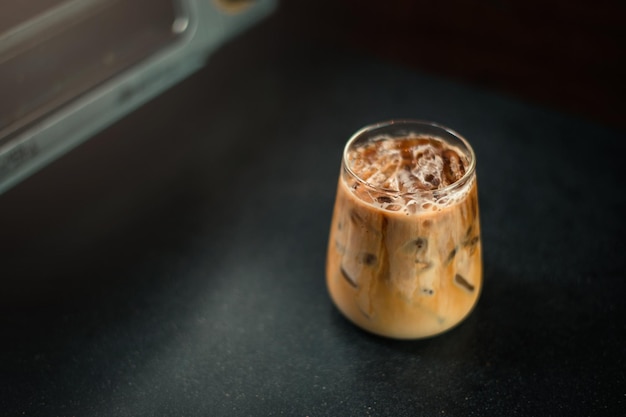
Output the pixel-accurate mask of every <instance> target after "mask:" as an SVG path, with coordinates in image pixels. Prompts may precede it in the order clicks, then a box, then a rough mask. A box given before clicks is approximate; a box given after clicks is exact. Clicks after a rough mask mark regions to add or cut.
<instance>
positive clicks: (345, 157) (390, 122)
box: [342, 119, 476, 196]
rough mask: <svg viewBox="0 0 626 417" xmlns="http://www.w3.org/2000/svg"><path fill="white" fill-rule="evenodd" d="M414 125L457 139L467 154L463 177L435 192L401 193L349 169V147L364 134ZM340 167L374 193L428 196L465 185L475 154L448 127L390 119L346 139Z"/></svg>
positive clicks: (366, 127) (472, 173) (461, 137)
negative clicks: (467, 163)
mask: <svg viewBox="0 0 626 417" xmlns="http://www.w3.org/2000/svg"><path fill="white" fill-rule="evenodd" d="M396 124H397V125H414V126H428V127H431V128H436V129H440V130H442V131H444V132H446V133H447V134H449V135H451V136H453V137H454V138H456V139H458V140H459V141H460V142H461V143H462V144H463V146H465V148H466V149H467V152H468V153H469V166H468V167H467V170H466V171H465V174H463V176H462V177H461V178H460V179H459V180H458V181H455V182H453V183H452V184H450V185H447V186H445V187H442V188H438V189H435V190H418V191H413V192H408V191H407V192H402V191H398V190H393V189H390V188H385V187H379V186H376V185H373V184H371V183H369V182H367V181H366V180H364V179H363V178H361V177H360V176H359V175H357V174H356V173H355V172H354V171H353V170H352V168H350V164H348V150H349V149H350V146H351V145H352V144H353V143H354V142H355V141H356V140H357V139H359V138H361V137H362V136H363V135H364V134H365V133H369V132H373V131H375V130H378V129H382V128H385V127H388V126H392V125H396ZM439 139H441V140H444V141H445V140H446V139H445V138H444V137H439ZM342 166H343V169H345V170H346V172H347V173H348V174H349V175H350V176H351V177H352V178H354V179H355V180H356V181H357V182H359V183H360V184H363V185H365V186H366V187H369V188H371V189H374V190H376V191H379V192H384V193H386V194H390V195H394V196H414V195H428V194H433V193H446V192H448V191H453V190H455V189H457V188H459V187H462V186H463V185H465V184H466V183H467V182H468V181H469V180H470V179H471V178H472V177H473V176H474V173H475V171H476V153H475V152H474V149H473V148H472V145H470V143H469V142H468V141H467V139H465V137H463V136H462V135H461V134H460V133H458V132H457V131H455V130H453V129H450V128H449V127H446V126H444V125H441V124H438V123H435V122H431V121H427V120H418V119H392V120H387V121H384V122H378V123H373V124H370V125H367V126H364V127H362V128H361V129H359V130H358V131H356V132H355V133H354V134H353V135H352V136H351V137H350V139H348V141H347V142H346V145H345V147H344V149H343V156H342Z"/></svg>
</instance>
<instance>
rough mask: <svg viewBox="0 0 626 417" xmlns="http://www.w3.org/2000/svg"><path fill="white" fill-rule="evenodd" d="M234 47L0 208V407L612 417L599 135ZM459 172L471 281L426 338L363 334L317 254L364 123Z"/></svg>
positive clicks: (610, 236) (559, 118)
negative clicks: (474, 287)
mask: <svg viewBox="0 0 626 417" xmlns="http://www.w3.org/2000/svg"><path fill="white" fill-rule="evenodd" d="M270 43H272V42H271V36H266V37H265V38H263V37H262V36H257V33H256V32H252V33H251V34H248V35H246V36H244V37H242V38H241V39H239V40H238V41H237V42H234V43H233V44H231V45H229V46H227V47H226V48H224V49H223V50H222V51H220V52H219V53H218V54H217V55H216V56H215V57H214V59H213V60H212V61H211V62H210V63H209V65H208V67H207V68H206V69H205V70H203V71H202V72H200V73H198V74H197V75H195V76H193V77H192V78H190V79H189V80H187V81H185V82H184V83H182V84H181V85H179V86H177V87H176V88H174V89H173V90H171V91H169V92H168V93H166V94H165V95H164V96H162V97H160V98H158V99H156V100H155V101H153V102H151V103H150V104H148V105H146V106H144V107H143V108H142V109H141V110H140V111H138V112H137V113H135V114H133V115H131V116H129V117H128V118H126V119H125V120H123V121H122V122H121V123H118V124H117V125H115V126H112V127H111V128H109V129H107V130H106V131H105V132H103V133H102V134H100V135H98V136H97V137H96V138H94V139H93V140H91V141H89V142H88V143H86V144H85V145H83V146H81V147H80V148H78V149H76V150H75V151H74V152H72V153H70V154H69V155H67V156H66V157H64V158H62V159H60V160H58V161H56V162H55V163H53V164H52V165H50V166H49V167H48V168H46V169H45V170H43V171H41V172H40V173H38V174H37V175H35V176H33V177H31V178H29V179H28V180H26V181H25V182H23V183H22V184H20V185H19V186H18V187H16V188H14V189H12V190H10V191H9V192H7V193H6V194H4V195H2V196H0V250H1V252H0V257H1V263H0V268H1V271H0V277H1V282H2V286H3V290H2V293H1V297H0V300H1V301H2V304H1V311H0V313H1V315H0V328H1V329H2V330H1V331H2V343H1V344H0V349H1V356H0V410H2V413H3V414H4V415H11V416H16V415H51V416H57V415H58V416H74V415H76V416H79V415H81V416H110V415H115V416H142V415H176V416H183V415H211V416H265V415H285V416H367V415H372V416H416V415H429V416H431V415H447V416H450V415H454V416H472V415H475V416H485V415H494V416H503V415H507V416H515V415H519V416H529V415H545V416H560V415H567V416H587V415H590V416H591V415H594V416H595V415H623V414H624V412H625V410H626V375H625V369H626V359H625V358H626V325H625V319H626V306H625V304H626V303H624V296H625V295H626V282H625V278H626V274H625V272H624V266H625V262H624V260H623V259H624V258H623V252H624V249H625V245H624V243H623V240H622V239H623V236H624V235H626V233H625V232H626V227H625V224H626V223H625V221H624V219H623V218H624V213H626V198H625V196H624V193H623V191H624V186H623V179H622V177H623V153H622V148H623V142H624V140H626V137H625V136H624V134H622V133H618V132H616V131H614V130H611V129H607V128H603V127H600V126H597V125H594V124H591V123H587V122H585V121H582V120H578V119H574V118H570V117H567V116H563V115H560V114H556V113H553V112H549V111H547V110H544V109H542V108H539V107H533V106H530V105H528V104H525V103H520V102H516V101H513V100H510V99H506V98H502V97H500V96H496V95H492V94H488V93H485V92H482V91H480V90H477V89H473V88H470V87H467V86H463V85H460V84H455V83H451V82H448V81H446V80H443V79H436V78H432V77H428V76H424V75H423V74H419V73H415V72H412V71H409V70H406V69H402V68H398V67H394V66H391V65H389V64H386V63H384V62H380V61H376V60H374V59H372V58H369V57H367V56H363V55H357V54H354V53H350V52H347V51H341V50H337V49H335V50H333V49H329V48H328V47H327V45H324V46H325V47H324V48H322V47H320V45H317V44H316V43H315V42H311V43H309V44H300V45H298V46H297V47H296V46H294V47H282V48H272V47H269V46H268V47H267V48H266V49H263V47H264V46H267V45H268V44H270ZM390 118H420V119H428V120H433V121H437V122H439V123H442V124H445V125H448V126H450V127H452V128H454V129H456V130H458V131H459V132H461V133H462V134H464V135H465V136H466V137H467V138H468V139H469V140H470V142H471V143H472V144H473V146H474V148H475V151H476V153H477V159H478V178H479V190H480V191H479V192H480V204H481V219H482V228H483V230H482V237H483V243H484V262H485V282H486V283H485V288H484V292H483V294H482V298H481V300H480V302H479V305H478V307H477V308H476V310H475V311H474V312H473V314H472V315H471V316H470V317H469V319H468V320H467V321H466V322H465V323H464V324H463V325H461V326H460V327H458V328H456V329H454V330H453V331H451V332H449V333H447V334H444V335H442V336H439V337H436V338H433V339H429V340H423V341H414V342H398V341H391V340H385V339H381V338H378V337H374V336H370V335H368V334H366V333H364V332H362V331H360V330H358V329H356V328H355V327H353V326H352V325H350V324H349V323H348V322H347V321H346V320H344V319H343V318H342V317H341V316H340V315H339V313H338V312H337V311H336V309H335V308H334V307H333V306H332V304H331V302H330V299H329V297H328V296H327V293H326V288H325V282H324V261H325V251H326V239H327V235H328V229H329V223H330V216H331V210H332V205H333V200H334V192H335V185H336V180H337V174H338V171H339V163H340V155H341V150H342V147H343V145H344V143H345V141H346V140H347V138H348V137H349V136H350V135H351V134H352V133H353V132H354V131H356V130H357V129H358V128H360V127H362V126H363V125H366V124H369V123H372V122H376V121H382V120H386V119H390Z"/></svg>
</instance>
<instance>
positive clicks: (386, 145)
mask: <svg viewBox="0 0 626 417" xmlns="http://www.w3.org/2000/svg"><path fill="white" fill-rule="evenodd" d="M346 164H347V166H348V168H349V170H350V171H351V172H352V174H353V175H354V176H356V178H354V177H352V176H351V175H349V174H348V175H345V176H344V182H345V183H346V186H348V187H349V188H350V190H351V191H352V193H353V194H354V195H355V196H356V197H357V198H359V199H361V200H363V201H364V202H366V203H369V204H371V205H373V206H374V207H377V208H380V209H382V210H386V211H392V212H404V213H405V214H407V215H409V214H413V213H418V212H426V211H439V210H441V209H443V208H445V207H448V206H451V205H454V204H457V203H458V202H460V201H461V200H463V199H464V198H465V196H466V195H467V193H468V192H469V190H470V189H471V185H472V184H473V181H474V179H473V178H472V179H470V181H465V183H463V184H460V186H458V187H454V186H453V185H454V184H458V183H459V181H461V180H463V179H464V176H465V173H466V171H467V169H468V167H469V165H470V164H469V160H468V158H467V156H466V155H465V154H464V153H463V152H462V151H460V150H459V149H458V148H456V147H454V146H451V145H449V144H448V143H446V142H444V141H443V140H441V139H439V138H437V137H432V136H408V137H405V138H392V137H389V136H379V137H376V138H374V139H371V140H369V141H368V142H366V143H363V144H358V145H357V146H355V147H353V148H352V149H349V150H348V151H347V153H346Z"/></svg>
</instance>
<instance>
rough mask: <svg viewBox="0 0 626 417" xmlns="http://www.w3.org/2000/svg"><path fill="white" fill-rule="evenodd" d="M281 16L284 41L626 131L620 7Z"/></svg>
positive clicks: (400, 8)
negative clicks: (309, 41) (359, 55)
mask: <svg viewBox="0 0 626 417" xmlns="http://www.w3.org/2000/svg"><path fill="white" fill-rule="evenodd" d="M282 6H283V7H282V8H281V11H280V13H278V15H277V16H276V17H275V18H276V19H277V20H279V21H280V22H281V24H282V25H284V28H285V30H286V33H291V34H293V33H294V32H297V33H299V34H301V35H303V36H304V37H309V38H317V39H325V40H327V41H330V42H332V43H336V44H342V45H347V46H349V47H353V48H356V49H359V50H362V51H365V52H367V53H371V54H373V55H375V56H378V57H381V58H383V59H385V60H388V61H389V62H394V63H397V64H400V65H404V66H406V67H408V68H414V69H417V70H420V71H424V72H427V73H431V74H437V75H440V76H444V77H449V78H452V79H456V80H460V81H463V82H464V83H468V84H471V85H476V86H479V87H481V88H486V89H488V90H492V91H498V92H500V93H504V94H507V95H511V96H514V97H518V98H520V99H523V100H527V101H529V102H534V103H540V104H543V105H546V106H548V107H551V108H554V109H558V110H560V111H564V112H568V113H571V114H575V115H578V116H582V117H585V118H587V119H591V120H595V121H598V122H601V123H605V124H610V125H612V126H616V127H620V128H622V129H623V128H624V123H625V121H624V114H625V112H626V105H625V104H624V96H625V95H626V82H625V81H624V74H626V3H624V2H622V1H619V0H599V1H580V0H575V1H566V0H545V1H519V0H477V1H463V0H450V1H443V2H442V1H435V0H422V1H419V0H417V1H416V0H388V1H374V0H337V1H325V0H322V1H306V0H305V1H301V2H287V1H286V2H283V5H282ZM290 36H292V35H290ZM277 41H278V42H280V40H277Z"/></svg>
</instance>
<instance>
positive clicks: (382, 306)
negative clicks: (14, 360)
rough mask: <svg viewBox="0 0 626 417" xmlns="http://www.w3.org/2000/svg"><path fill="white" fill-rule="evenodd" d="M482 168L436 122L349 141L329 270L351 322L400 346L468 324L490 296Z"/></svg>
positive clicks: (336, 298) (370, 130) (332, 288)
mask: <svg viewBox="0 0 626 417" xmlns="http://www.w3.org/2000/svg"><path fill="white" fill-rule="evenodd" d="M475 166H476V158H475V155H474V151H473V150H472V148H471V146H470V145H469V143H468V142H467V141H466V140H465V139H463V138H462V137H461V136H460V135H459V134H457V133H456V132H454V131H452V130H450V129H448V128H445V127H443V126H439V125H436V124H433V123H429V122H422V121H414V120H394V121H389V122H384V123H380V124H376V125H371V126H368V127H365V128H363V129H361V130H360V131H358V132H357V133H356V134H355V135H354V136H352V138H350V140H349V141H348V143H347V144H346V147H345V150H344V153H343V160H342V165H341V172H340V177H339V182H338V187H337V195H336V200H335V207H334V211H333V219H332V223H331V231H330V238H329V244H328V256H327V264H326V279H327V286H328V290H329V293H330V296H331V298H332V300H333V302H334V303H335V305H336V306H337V307H338V308H339V310H340V311H341V312H342V313H343V315H344V316H346V317H347V318H348V319H349V320H350V321H352V322H353V323H355V324H356V325H358V326H359V327H361V328H363V329H365V330H367V331H370V332H372V333H375V334H378V335H381V336H386V337H391V338H397V339H417V338H423V337H429V336H433V335H436V334H439V333H441V332H444V331H446V330H449V329H450V328H452V327H454V326H455V325H457V324H458V323H460V322H461V321H462V320H463V319H464V318H465V317H467V315H468V314H469V313H470V312H471V311H472V309H473V307H474V306H475V304H476V302H477V300H478V297H479V294H480V292H481V287H482V255H481V241H480V223H479V214H478V193H477V188H476V187H477V185H476V173H475Z"/></svg>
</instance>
